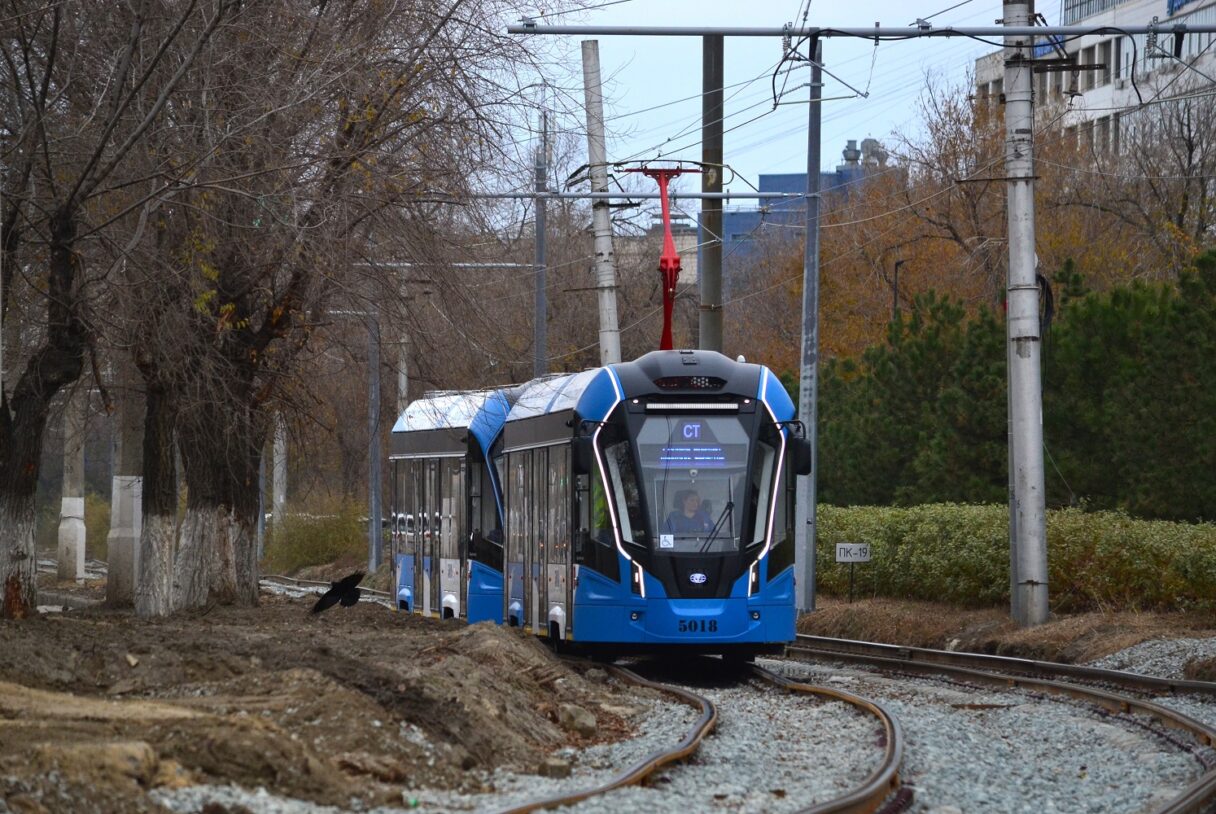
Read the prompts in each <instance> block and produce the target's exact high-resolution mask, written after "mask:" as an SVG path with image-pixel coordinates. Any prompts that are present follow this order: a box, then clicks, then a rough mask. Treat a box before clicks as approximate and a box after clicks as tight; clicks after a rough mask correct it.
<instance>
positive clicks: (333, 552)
mask: <svg viewBox="0 0 1216 814" xmlns="http://www.w3.org/2000/svg"><path fill="white" fill-rule="evenodd" d="M366 518H367V507H366V506H365V505H362V504H360V503H357V502H355V501H341V500H336V499H334V500H322V501H310V502H309V504H308V505H307V507H303V506H295V507H288V509H287V511H286V512H285V513H284V517H283V527H282V528H281V529H276V528H273V527H271V526H269V525H268V527H267V538H266V556H265V557H264V558H263V560H262V571H263V572H265V573H279V574H294V573H295V572H297V571H299V570H300V569H302V568H307V567H310V566H315V565H322V564H325V563H332V562H334V561H336V560H350V559H355V560H356V561H358V559H359V558H362V561H363V562H367V519H366Z"/></svg>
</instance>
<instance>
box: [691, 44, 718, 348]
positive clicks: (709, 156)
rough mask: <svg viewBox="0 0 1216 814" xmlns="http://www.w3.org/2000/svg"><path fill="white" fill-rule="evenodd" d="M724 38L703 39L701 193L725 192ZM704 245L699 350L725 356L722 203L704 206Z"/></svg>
mask: <svg viewBox="0 0 1216 814" xmlns="http://www.w3.org/2000/svg"><path fill="white" fill-rule="evenodd" d="M723 59H724V52H723V40H722V35H721V34H710V35H707V36H705V37H702V38H701V91H702V96H701V162H702V163H703V164H704V165H705V167H704V171H703V172H702V173H701V191H702V192H718V193H720V192H721V191H722V114H723V110H724V108H723V103H722V85H723V76H724V75H725V74H724V69H723V64H722V63H723ZM700 241H701V243H702V244H704V245H702V246H701V252H700V257H699V258H698V260H697V274H698V276H699V277H700V278H701V310H700V316H699V318H698V320H697V327H698V333H699V335H700V336H699V341H698V346H699V347H700V348H701V349H703V350H716V351H718V352H719V353H721V352H722V201H721V200H719V199H714V198H709V199H706V200H703V201H702V202H701V234H700Z"/></svg>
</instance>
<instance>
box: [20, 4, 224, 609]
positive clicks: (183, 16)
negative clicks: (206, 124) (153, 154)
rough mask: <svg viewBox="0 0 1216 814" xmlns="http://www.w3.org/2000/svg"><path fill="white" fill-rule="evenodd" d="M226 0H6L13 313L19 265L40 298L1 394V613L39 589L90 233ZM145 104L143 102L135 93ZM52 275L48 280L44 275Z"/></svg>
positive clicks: (117, 205)
mask: <svg viewBox="0 0 1216 814" xmlns="http://www.w3.org/2000/svg"><path fill="white" fill-rule="evenodd" d="M227 6H228V2H226V0H209V1H208V2H203V0H190V1H189V2H156V1H155V0H142V1H141V2H136V3H131V4H127V5H123V6H121V7H115V8H113V9H107V10H106V11H105V13H97V11H96V9H95V8H93V7H92V6H91V4H88V3H84V2H73V1H72V0H59V1H58V2H51V3H45V2H24V0H10V2H9V3H8V8H7V9H6V12H5V14H4V16H3V22H0V60H2V61H3V70H4V72H5V74H6V79H7V81H6V82H5V83H4V84H5V87H6V91H5V95H6V102H8V104H6V105H5V106H4V113H3V115H4V116H5V121H4V123H3V128H4V133H5V136H6V138H5V155H4V164H5V166H6V167H8V168H11V169H10V171H9V172H8V173H6V175H5V178H4V182H5V210H4V212H3V215H2V217H3V219H4V224H5V226H6V227H7V228H6V229H5V245H4V255H5V256H4V274H5V277H6V279H5V280H4V281H3V282H4V288H3V296H4V301H3V303H0V314H2V315H3V317H4V319H5V321H6V322H7V321H8V320H9V319H11V318H13V317H14V316H16V314H15V313H13V312H11V311H10V310H9V304H10V303H11V302H12V301H13V299H14V297H15V296H19V295H16V294H15V293H14V288H15V287H16V286H15V284H16V283H17V278H18V276H20V278H21V284H22V285H23V286H27V287H28V288H27V292H26V296H29V297H31V298H33V299H36V300H40V301H41V303H42V306H41V307H42V309H43V313H44V317H43V321H42V324H41V325H36V326H34V330H33V331H31V332H30V333H31V335H36V336H37V339H36V341H34V342H33V343H32V344H31V345H30V346H29V347H28V352H27V353H26V354H25V356H24V358H23V360H22V361H23V362H24V365H23V367H22V369H21V373H20V375H19V376H18V377H17V379H16V381H15V383H14V384H13V386H12V388H11V391H10V390H9V388H7V387H5V388H4V391H5V392H4V394H3V400H2V402H0V582H2V583H3V590H4V601H3V608H2V613H3V615H4V616H6V617H21V616H23V615H25V614H26V613H27V612H28V610H29V608H30V607H31V606H32V605H33V603H34V601H35V596H34V592H35V585H34V542H33V518H34V505H33V498H34V487H35V484H36V482H37V479H38V468H39V458H40V453H41V448H42V443H43V435H44V431H45V429H46V421H47V415H48V409H49V406H50V404H51V401H52V399H53V398H54V397H55V395H56V394H57V393H58V392H59V391H60V390H61V389H62V388H63V387H65V386H66V385H68V384H71V383H72V382H74V381H75V380H76V379H77V378H78V377H79V376H80V375H81V372H82V370H83V369H84V364H85V359H86V355H87V353H88V351H89V350H90V348H91V347H93V346H94V333H95V332H94V330H93V324H92V322H91V318H90V313H89V307H88V304H89V301H90V296H91V295H92V293H93V287H94V286H95V285H97V283H98V281H97V280H90V279H89V277H88V275H87V274H86V257H87V256H88V254H87V250H88V249H89V246H87V245H86V243H87V241H88V237H89V236H90V235H91V234H92V233H93V232H94V231H95V230H97V229H100V228H102V227H104V226H105V225H106V223H108V222H110V221H112V220H113V219H114V217H115V216H116V215H117V214H118V213H121V211H122V210H123V209H124V208H125V205H126V203H127V202H128V201H129V195H128V193H127V191H125V190H123V189H121V188H116V187H114V186H107V184H112V182H113V180H114V179H115V177H116V176H117V175H119V174H120V172H121V171H122V170H123V169H124V168H125V166H126V165H127V164H128V162H129V161H130V159H131V156H132V155H133V154H134V153H136V152H138V148H139V147H141V146H142V144H143V143H144V141H145V139H146V137H147V135H148V133H149V131H150V129H151V128H152V127H153V126H154V125H155V123H156V122H157V121H158V120H159V118H160V115H161V113H162V111H163V110H164V108H165V106H166V105H167V104H168V102H169V100H170V98H171V97H173V95H174V93H175V92H176V91H177V90H178V87H179V85H180V83H181V80H182V77H183V76H184V75H185V73H186V71H187V70H188V69H189V67H190V65H191V64H192V63H193V61H194V59H195V58H196V57H197V56H198V53H199V51H200V49H201V48H202V47H203V45H204V44H205V43H206V42H207V41H208V39H209V38H210V37H211V35H212V34H213V33H214V32H215V30H216V27H217V26H218V24H219V22H220V20H221V19H222V18H223V15H224V13H225V11H226V10H227ZM144 99H151V103H150V104H148V105H147V106H146V107H144V108H143V109H142V110H140V109H139V107H140V106H139V104H138V103H139V102H140V100H144ZM43 280H45V282H42V281H43Z"/></svg>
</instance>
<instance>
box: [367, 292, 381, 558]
mask: <svg viewBox="0 0 1216 814" xmlns="http://www.w3.org/2000/svg"><path fill="white" fill-rule="evenodd" d="M370 311H371V312H370V313H369V314H368V318H367V505H368V517H367V570H368V571H369V572H374V571H375V570H376V569H377V568H379V567H380V561H381V559H382V558H383V553H384V552H383V547H384V534H383V532H382V530H381V526H380V316H379V312H378V311H377V309H376V305H375V303H373V304H372V306H371V309H370Z"/></svg>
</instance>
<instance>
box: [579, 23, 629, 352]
mask: <svg viewBox="0 0 1216 814" xmlns="http://www.w3.org/2000/svg"><path fill="white" fill-rule="evenodd" d="M583 99H584V102H585V104H586V107H587V163H588V164H590V165H591V191H592V192H607V191H608V164H607V162H608V150H607V147H606V146H605V144H604V95H603V88H601V86H600V46H599V43H598V42H596V41H595V40H585V41H584V42H583ZM591 223H592V226H593V228H594V230H595V288H596V291H597V292H599V293H598V297H599V309H600V364H601V365H611V364H614V363H616V362H619V361H621V331H620V328H619V327H618V325H617V318H616V258H615V255H614V254H613V250H612V213H611V212H610V211H609V207H608V201H605V200H596V201H595V202H594V203H593V204H592V205H591Z"/></svg>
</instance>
